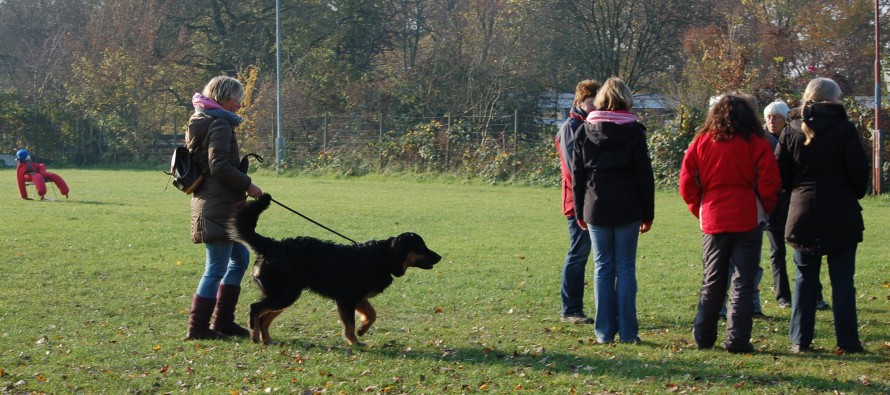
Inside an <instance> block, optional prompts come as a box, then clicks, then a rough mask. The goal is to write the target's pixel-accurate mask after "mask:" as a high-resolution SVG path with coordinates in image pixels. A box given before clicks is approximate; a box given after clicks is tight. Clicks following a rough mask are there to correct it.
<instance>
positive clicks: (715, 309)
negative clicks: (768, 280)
mask: <svg viewBox="0 0 890 395" xmlns="http://www.w3.org/2000/svg"><path fill="white" fill-rule="evenodd" d="M762 243H763V231H762V230H761V229H760V228H759V227H757V228H755V229H753V230H751V231H748V232H738V233H720V234H714V235H709V234H702V271H703V275H702V288H701V294H700V295H699V299H698V307H697V310H698V312H697V313H696V316H695V321H694V322H693V324H692V325H693V330H692V335H693V337H694V338H695V343H696V344H697V345H698V346H699V347H703V348H709V347H713V346H714V343H715V342H716V341H717V326H718V321H719V320H720V307H721V306H723V303H724V301H725V300H726V288H727V278H729V279H730V281H729V284H731V285H730V286H729V288H730V296H729V312H728V314H727V317H726V341H725V342H724V346H725V347H726V348H727V349H730V348H734V349H742V348H745V347H746V346H747V345H749V344H750V342H751V327H752V326H753V317H752V316H753V315H754V300H753V297H754V289H755V285H754V279H755V277H756V276H757V268H758V267H760V248H761V246H762ZM730 267H733V268H734V269H735V272H734V273H733V274H732V275H730V274H729V268H730Z"/></svg>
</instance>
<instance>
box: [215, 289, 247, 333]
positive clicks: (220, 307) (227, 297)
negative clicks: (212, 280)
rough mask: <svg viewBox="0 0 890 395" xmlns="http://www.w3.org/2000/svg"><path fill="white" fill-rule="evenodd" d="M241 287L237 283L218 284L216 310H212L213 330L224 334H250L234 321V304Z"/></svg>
mask: <svg viewBox="0 0 890 395" xmlns="http://www.w3.org/2000/svg"><path fill="white" fill-rule="evenodd" d="M240 294H241V287H239V286H237V285H226V284H220V285H219V292H217V294H216V311H214V312H213V314H214V315H215V317H214V318H213V330H215V331H217V332H219V333H222V334H224V335H226V336H241V337H247V336H250V331H249V330H247V328H244V327H242V326H241V325H238V324H236V323H235V306H237V305H238V296H239V295H240Z"/></svg>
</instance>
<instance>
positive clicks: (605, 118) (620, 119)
mask: <svg viewBox="0 0 890 395" xmlns="http://www.w3.org/2000/svg"><path fill="white" fill-rule="evenodd" d="M636 121H637V117H635V116H634V115H633V114H631V113H630V112H629V111H591V112H590V113H589V114H587V122H589V123H602V122H611V123H614V124H618V125H625V124H628V123H632V122H636Z"/></svg>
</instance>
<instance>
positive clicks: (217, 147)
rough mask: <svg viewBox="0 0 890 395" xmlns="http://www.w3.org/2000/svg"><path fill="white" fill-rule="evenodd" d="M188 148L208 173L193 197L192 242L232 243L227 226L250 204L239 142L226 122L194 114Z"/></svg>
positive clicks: (187, 136)
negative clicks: (241, 166) (247, 197)
mask: <svg viewBox="0 0 890 395" xmlns="http://www.w3.org/2000/svg"><path fill="white" fill-rule="evenodd" d="M185 142H186V146H187V147H188V149H189V152H191V153H192V155H193V157H194V158H195V160H196V161H197V162H198V164H199V166H200V167H201V168H202V169H207V170H208V172H207V174H206V175H205V176H204V182H202V183H201V186H199V187H198V189H197V190H196V191H195V193H194V195H192V242H194V243H208V242H213V241H223V240H228V239H229V235H228V232H227V225H228V222H229V220H230V219H231V218H232V216H234V214H235V212H236V210H237V209H238V208H239V207H241V205H243V204H244V202H245V201H246V191H247V188H248V187H249V186H250V184H251V181H250V177H248V176H247V174H244V173H242V172H241V171H240V170H238V163H239V157H240V155H239V152H238V140H237V139H236V137H235V131H234V128H233V127H232V125H231V124H230V123H229V122H228V121H226V120H224V119H222V118H214V117H210V116H207V115H202V114H194V115H192V117H191V118H190V119H189V123H188V132H187V133H186V135H185Z"/></svg>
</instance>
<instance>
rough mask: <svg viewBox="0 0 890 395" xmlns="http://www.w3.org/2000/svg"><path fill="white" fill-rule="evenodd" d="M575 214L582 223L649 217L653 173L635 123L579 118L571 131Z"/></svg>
mask: <svg viewBox="0 0 890 395" xmlns="http://www.w3.org/2000/svg"><path fill="white" fill-rule="evenodd" d="M574 151H575V152H574V162H575V166H574V169H573V174H572V175H573V185H572V190H573V192H574V198H575V213H576V214H578V213H581V215H580V216H579V217H580V218H582V219H583V220H584V222H586V223H588V224H592V225H595V226H617V225H623V224H627V223H630V222H633V221H643V222H648V221H652V220H653V219H654V217H655V178H654V176H653V174H652V162H651V161H650V159H649V149H648V147H647V144H646V127H645V126H643V124H641V123H639V122H632V123H628V124H615V123H611V122H602V123H585V124H584V127H583V128H580V129H578V134H577V135H576V136H575V146H574Z"/></svg>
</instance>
